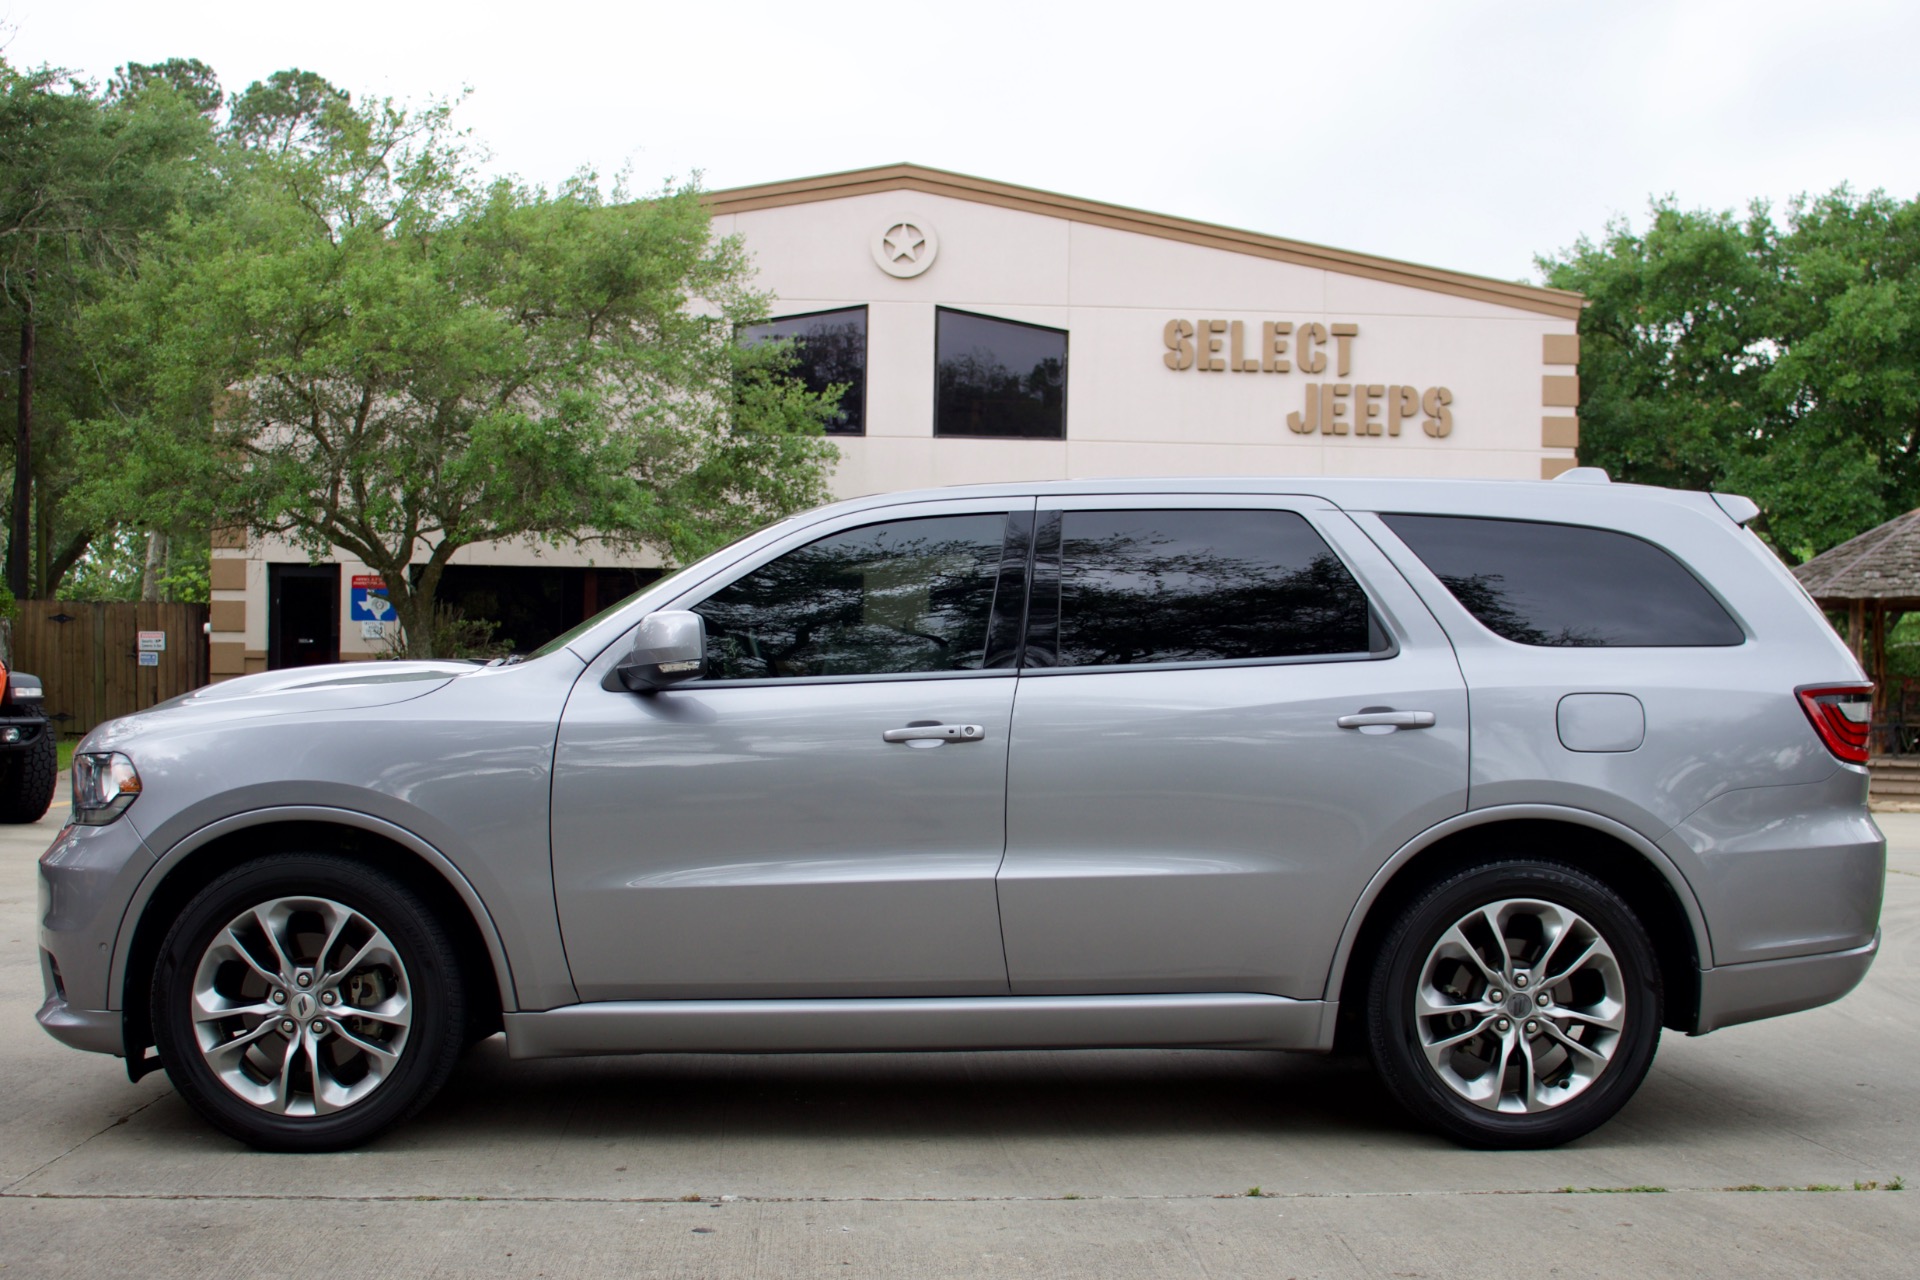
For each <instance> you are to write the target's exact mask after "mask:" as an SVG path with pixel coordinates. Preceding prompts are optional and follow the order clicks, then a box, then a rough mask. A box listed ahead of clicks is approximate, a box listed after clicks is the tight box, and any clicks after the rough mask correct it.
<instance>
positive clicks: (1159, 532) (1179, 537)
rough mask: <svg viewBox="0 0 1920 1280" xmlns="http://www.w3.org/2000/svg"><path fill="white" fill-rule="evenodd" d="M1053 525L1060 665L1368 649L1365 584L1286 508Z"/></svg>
mask: <svg viewBox="0 0 1920 1280" xmlns="http://www.w3.org/2000/svg"><path fill="white" fill-rule="evenodd" d="M1059 536H1060V560H1059V595H1058V600H1059V619H1058V626H1059V641H1058V646H1059V647H1058V661H1059V665H1061V666H1109V665H1115V664H1127V663H1140V662H1206V661H1222V660H1231V659H1236V658H1281V657H1297V656H1303V655H1324V654H1336V653H1364V652H1366V651H1367V648H1368V611H1367V598H1366V595H1365V594H1364V593H1363V592H1362V591H1361V590H1360V585H1359V584H1358V583H1357V582H1355V581H1354V580H1353V578H1352V577H1351V576H1350V575H1349V574H1348V573H1347V570H1346V567H1345V566H1344V565H1342V564H1341V563H1340V561H1339V559H1338V558H1337V557H1335V556H1334V554H1333V552H1332V551H1331V550H1330V549H1329V548H1328V547H1327V544H1326V543H1325V542H1322V541H1321V540H1320V536H1319V535H1318V534H1316V533H1315V532H1314V531H1313V528H1312V526H1310V525H1308V524H1307V522H1306V521H1305V520H1303V519H1302V518H1301V517H1299V516H1297V515H1294V514H1293V513H1292V512H1289V511H1068V512H1065V513H1064V514H1063V515H1062V516H1061V517H1060V534H1059ZM1039 590H1040V582H1039V581H1038V580H1037V581H1036V598H1035V603H1034V612H1035V613H1045V612H1046V611H1047V610H1046V608H1045V606H1043V604H1042V603H1041V601H1040V599H1039V596H1038V592H1039ZM1049 603H1050V602H1049ZM1039 622H1040V625H1041V626H1042V627H1047V626H1050V624H1051V619H1047V618H1044V617H1042V618H1041V619H1039ZM1029 646H1030V647H1029V654H1030V660H1031V661H1034V662H1035V663H1038V664H1044V663H1045V662H1046V660H1047V658H1048V657H1049V656H1050V655H1049V654H1048V653H1046V652H1039V653H1036V652H1034V651H1033V648H1032V642H1031V641H1030V642H1029Z"/></svg>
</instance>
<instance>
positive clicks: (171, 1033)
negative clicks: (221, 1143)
mask: <svg viewBox="0 0 1920 1280" xmlns="http://www.w3.org/2000/svg"><path fill="white" fill-rule="evenodd" d="M153 1011H154V1012H153V1019H154V1041H155V1045H156V1047H157V1048H158V1049H159V1051H160V1060H161V1061H162V1062H163V1063H164V1064H165V1065H166V1069H167V1075H168V1076H169V1077H170V1078H171V1079H172V1081H173V1085H174V1088H176V1089H177V1090H179V1092H180V1095H181V1096H182V1097H183V1098H185V1099H186V1100H187V1102H188V1103H190V1104H191V1105H192V1106H193V1108H194V1109H195V1110H196V1111H198V1112H200V1114H201V1115H203V1116H205V1117H206V1118H207V1119H208V1120H209V1121H211V1122H212V1123H213V1124H215V1125H217V1126H218V1127H219V1128H221V1129H224V1130H225V1131H226V1132H227V1133H229V1134H232V1135H233V1136H234V1137H236V1138H238V1139H240V1140H241V1141H242V1142H245V1143H248V1144H250V1145H252V1146H255V1147H259V1148H262V1149H265V1150H272V1151H331V1150H337V1149H339V1148H343V1147H351V1146H354V1145H356V1144H358V1143H361V1142H364V1141H366V1140H367V1139H368V1138H370V1137H372V1136H373V1135H374V1134H376V1133H378V1132H379V1131H381V1130H382V1129H385V1128H387V1127H388V1126H390V1125H393V1124H397V1123H398V1122H400V1121H401V1120H404V1119H405V1118H406V1117H408V1116H410V1115H412V1114H413V1113H414V1112H415V1111H418V1110H419V1109H420V1108H421V1107H422V1106H425V1105H426V1103H427V1101H428V1100H429V1099H430V1098H432V1096H433V1095H434V1093H436V1092H437V1091H438V1090H439V1088H440V1086H441V1084H442V1083H443V1082H445V1080H446V1078H447V1074H448V1073H449V1072H450V1071H451V1070H452V1068H453V1063H454V1060H455V1059H456V1058H457V1057H458V1056H459V1053H460V1050H461V1047H462V1037H461V1035H460V1034H459V1032H460V1029H461V1028H462V1027H464V1026H465V1025H466V1017H465V1015H466V1010H465V1008H464V1004H463V994H462V991H461V984H460V982H459V968H458V961H457V959H456V956H455V952H454V949H453V946H452V944H451V943H450V942H449V940H448V939H447V936H446V933H445V931H444V930H443V929H442V928H441V927H440V925H439V923H438V922H437V921H436V920H435V919H434V918H433V915H432V914H431V913H430V912H429V911H428V910H427V908H426V907H425V906H424V905H423V904H422V903H421V902H420V900H419V899H418V898H417V897H415V896H414V894H413V893H412V892H411V891H409V890H408V889H407V888H406V887H405V886H404V885H402V884H400V883H399V882H397V881H395V880H393V879H391V878H390V877H388V876H385V875H383V874H381V873H379V872H377V871H374V870H372V869H371V868H369V867H366V866H363V865H361V864H360V863H357V862H354V861H351V860H349V859H346V858H341V857H337V856H334V855H331V854H281V855H275V856H272V857H266V858H262V859H260V860H258V861H255V862H249V863H246V864H244V865H242V866H239V867H237V868H235V869H234V870H232V871H229V872H227V873H226V874H225V875H222V876H221V877H219V878H218V879H216V880H215V881H213V883H211V884H209V885H208V886H207V887H206V888H205V889H202V890H201V891H200V893H199V894H197V895H196V896H195V897H194V898H193V900H192V901H191V902H189V903H188V904H187V906H186V909H185V910H184V911H182V912H181V913H180V917H179V919H178V920H176V921H175V923H174V925H173V928H172V929H171V930H170V931H169V932H168V934H167V938H166V941H165V942H164V943H163V944H162V945H161V949H160V959H159V964H158V965H157V967H156V969H155V973H154V983H153Z"/></svg>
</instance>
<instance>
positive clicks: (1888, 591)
mask: <svg viewBox="0 0 1920 1280" xmlns="http://www.w3.org/2000/svg"><path fill="white" fill-rule="evenodd" d="M1793 573H1794V576H1795V577H1797V578H1799V579H1800V585H1801V586H1803V587H1805V588H1806V589H1807V594H1808V595H1810V596H1812V597H1813V599H1814V602H1815V603H1816V604H1818V605H1819V606H1820V607H1821V608H1822V609H1826V610H1828V611H1830V612H1833V613H1841V614H1844V615H1845V616H1846V619H1847V644H1848V646H1849V647H1850V648H1852V650H1853V652H1854V655H1855V656H1856V657H1858V658H1859V659H1860V665H1862V666H1863V667H1865V668H1866V669H1867V674H1868V675H1869V676H1870V677H1871V678H1872V680H1873V684H1874V690H1875V693H1874V701H1875V707H1874V713H1875V714H1874V720H1875V722H1876V725H1877V726H1884V729H1881V728H1876V731H1875V736H1876V738H1882V734H1884V735H1885V736H1884V738H1882V740H1881V741H1878V742H1876V743H1875V744H1874V745H1875V747H1876V748H1878V749H1879V750H1881V751H1896V752H1897V751H1899V750H1900V749H1901V747H1902V745H1903V744H1902V743H1901V741H1900V740H1899V738H1900V732H1901V730H1902V728H1904V725H1903V724H1902V723H1901V722H1902V721H1904V720H1905V718H1906V717H1905V715H1904V712H1905V708H1904V707H1903V706H1902V705H1901V702H1902V699H1901V698H1900V696H1899V695H1898V694H1897V693H1896V692H1895V691H1894V690H1892V689H1890V688H1889V687H1888V680H1887V631H1888V629H1889V628H1890V627H1892V626H1894V625H1895V624H1896V623H1898V622H1899V621H1900V618H1901V615H1902V614H1905V613H1907V612H1909V611H1911V610H1920V510H1914V511H1909V512H1907V513H1906V514H1905V515H1903V516H1896V517H1895V518H1894V519H1892V520H1889V521H1887V522H1886V523H1885V524H1883V525H1880V526H1879V527H1877V528H1873V529H1869V530H1867V531H1866V532H1865V533H1863V534H1861V535H1860V536H1859V537H1857V538H1851V539H1849V540H1847V541H1846V542H1843V543H1841V544H1840V545H1839V546H1837V547H1835V548H1833V549H1832V550H1831V551H1824V552H1822V553H1820V554H1819V555H1817V556H1815V557H1814V558H1813V559H1811V560H1809V561H1807V562H1806V563H1805V564H1803V565H1801V566H1800V567H1799V568H1797V569H1795V570H1794V571H1793ZM1917 727H1920V726H1917Z"/></svg>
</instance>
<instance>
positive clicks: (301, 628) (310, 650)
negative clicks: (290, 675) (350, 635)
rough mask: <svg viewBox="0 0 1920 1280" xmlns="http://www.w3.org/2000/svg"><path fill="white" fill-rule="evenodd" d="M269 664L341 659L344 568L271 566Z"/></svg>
mask: <svg viewBox="0 0 1920 1280" xmlns="http://www.w3.org/2000/svg"><path fill="white" fill-rule="evenodd" d="M267 585H268V593H267V594H268V605H267V666H268V667H269V668H270V669H278V668H280V667H311V666H314V665H315V664H317V663H322V662H338V661H340V566H339V565H337V564H275V565H268V566H267Z"/></svg>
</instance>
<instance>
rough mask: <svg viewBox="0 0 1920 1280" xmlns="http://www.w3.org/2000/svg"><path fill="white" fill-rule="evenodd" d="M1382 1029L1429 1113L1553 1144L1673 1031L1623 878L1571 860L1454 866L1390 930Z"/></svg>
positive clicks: (1642, 1066) (1608, 1104)
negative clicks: (1619, 889)
mask: <svg viewBox="0 0 1920 1280" xmlns="http://www.w3.org/2000/svg"><path fill="white" fill-rule="evenodd" d="M1367 1019H1368V1040H1369V1045H1370V1048H1371V1050H1372V1056H1373V1062H1374V1066H1375V1067H1376V1069H1377V1070H1378V1071H1379V1073H1380V1075H1381V1078H1382V1079H1383V1080H1385V1082H1386V1084H1387V1087H1388V1089H1389V1090H1390V1091H1391V1092H1392V1093H1393V1095H1394V1097H1395V1098H1396V1099H1398V1100H1399V1102H1400V1103H1401V1105H1403V1106H1404V1107H1406V1109H1407V1110H1408V1111H1410V1112H1412V1113H1413V1114H1414V1116H1416V1117H1417V1118H1418V1119H1420V1120H1422V1121H1424V1122H1425V1123H1426V1124H1428V1125H1431V1126H1432V1127H1433V1128H1435V1129H1438V1130H1440V1131H1441V1132H1442V1133H1445V1134H1447V1135H1449V1136H1450V1137H1452V1138H1454V1139H1456V1140H1457V1141H1460V1142H1463V1143H1466V1144H1467V1145H1469V1146H1476V1147H1550V1146H1556V1145H1558V1144H1560V1143H1563V1142H1570V1141H1572V1140H1573V1139H1574V1138H1578V1137H1580V1136H1581V1135H1582V1134H1585V1133H1588V1132H1590V1131H1591V1130H1593V1129H1594V1128H1595V1127H1597V1126H1598V1125H1600V1124H1602V1123H1604V1122H1605V1121H1606V1120H1607V1119H1608V1118H1610V1117H1611V1116H1612V1115H1613V1114H1614V1113H1615V1112H1617V1111H1619V1110H1620V1108H1621V1107H1623V1106H1625V1105H1626V1103H1627V1100H1628V1099H1629V1098H1631V1097H1632V1096H1633V1093H1634V1091H1635V1090H1636V1089H1638V1088H1639V1087H1640V1082H1641V1080H1642V1079H1644V1078H1645V1076H1646V1074H1647V1069H1648V1068H1649V1067H1650V1066H1651V1065H1652V1064H1653V1054H1654V1049H1655V1048H1656V1047H1657V1046H1658V1044H1659V1040H1660V1024H1661V989H1660V971H1659V967H1658V965H1657V963H1656V962H1655V959H1654V954H1653V946H1652V944H1651V943H1650V942H1649V941H1648V939H1647V934H1646V930H1645V929H1644V928H1642V927H1641V924H1640V921H1639V920H1638V919H1637V918H1636V917H1635V916H1634V913H1633V910H1632V908H1631V907H1629V906H1628V905H1627V903H1626V902H1625V901H1624V900H1623V899H1621V897H1620V896H1619V895H1618V894H1616V893H1615V892H1614V891H1613V890H1611V889H1609V888H1608V887H1607V886H1606V885H1605V884H1603V883H1601V882H1600V881H1599V880H1596V879H1595V878H1593V877H1592V876H1590V875H1587V874H1586V873H1585V872H1582V871H1578V870H1575V869H1574V868H1572V867H1568V866H1563V865H1561V864H1558V863H1553V862H1544V861H1531V860H1519V859H1515V860H1512V861H1501V862H1496V863H1491V864H1488V865H1484V866H1480V867H1476V868H1472V869H1470V870H1467V871H1464V872H1461V873H1459V874H1457V875H1455V876H1453V877H1451V878H1450V879H1447V880H1444V881H1442V882H1441V883H1439V884H1437V885H1435V886H1434V887H1433V888H1431V889H1429V890H1428V891H1427V892H1426V893H1424V894H1423V895H1421V896H1420V897H1419V898H1418V899H1417V900H1415V901H1414V902H1413V903H1412V904H1411V905H1410V906H1408V907H1407V909H1406V910H1405V911H1404V912H1403V913H1402V914H1401V915H1400V917H1399V919H1398V920H1397V921H1396V922H1395V923H1394V925H1393V927H1392V929H1391V930H1390V932H1389V933H1388V935H1387V939H1386V943H1385V946H1384V949H1383V952H1382V955H1381V959H1380V963H1379V964H1378V965H1377V966H1376V967H1375V969H1374V973H1373V980H1372V982H1371V983H1370V984H1369V989H1368V1003H1367Z"/></svg>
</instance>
